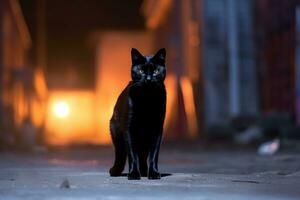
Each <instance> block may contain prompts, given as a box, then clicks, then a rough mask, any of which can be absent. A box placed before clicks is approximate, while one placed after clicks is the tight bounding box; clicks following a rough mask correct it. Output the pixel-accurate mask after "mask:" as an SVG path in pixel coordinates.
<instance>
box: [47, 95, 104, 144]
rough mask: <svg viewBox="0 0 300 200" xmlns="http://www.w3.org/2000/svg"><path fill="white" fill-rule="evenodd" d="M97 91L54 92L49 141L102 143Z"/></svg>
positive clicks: (51, 102)
mask: <svg viewBox="0 0 300 200" xmlns="http://www.w3.org/2000/svg"><path fill="white" fill-rule="evenodd" d="M95 107H96V105H95V94H94V92H93V91H51V92H49V101H48V108H47V117H46V142H47V143H48V144H51V145H67V144H74V143H75V144H76V143H81V144H85V143H91V144H99V143H100V138H99V134H98V133H97V132H96V112H95Z"/></svg>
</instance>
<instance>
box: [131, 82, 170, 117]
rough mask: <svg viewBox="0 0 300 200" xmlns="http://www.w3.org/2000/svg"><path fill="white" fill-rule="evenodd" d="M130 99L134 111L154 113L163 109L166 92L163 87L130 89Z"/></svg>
mask: <svg viewBox="0 0 300 200" xmlns="http://www.w3.org/2000/svg"><path fill="white" fill-rule="evenodd" d="M130 97H131V106H132V108H133V109H134V110H135V111H139V112H156V111H160V110H161V109H164V107H165V102H166V91H165V88H164V87H138V88H133V89H132V91H131V94H130Z"/></svg>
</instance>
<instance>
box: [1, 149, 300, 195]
mask: <svg viewBox="0 0 300 200" xmlns="http://www.w3.org/2000/svg"><path fill="white" fill-rule="evenodd" d="M112 162H113V151H112V147H76V148H58V149H50V150H48V151H46V152H41V151H39V152H20V151H17V152H11V151H3V152H0V199H1V200H2V199H3V200H15V199H24V200H27V199H28V200H29V199H30V200H35V199H36V200H41V199H49V200H50V199H51V200H52V199H53V200H56V199H58V200H59V199H62V200H71V199H75V200H77V199H78V200H79V199H80V200H84V199H92V200H94V199H95V200H96V199H110V200H118V199H125V200H126V199H142V200H143V199H149V200H150V199H151V200H152V199H199V200H213V199H218V200H219V199H220V200H227V199H228V200H235V199H236V200H243V199H251V200H252V199H255V200H259V199H262V200H271V199H272V200H273V199H274V200H275V199H276V200H277V199H278V200H281V199H291V200H292V199H295V200H299V199H300V154H299V152H298V151H295V150H292V151H290V150H288V151H280V152H278V153H277V154H275V155H273V156H259V155H257V153H256V151H255V149H243V148H241V147H239V148H226V147H224V148H217V149H216V148H203V147H201V145H200V144H193V145H176V144H173V145H166V146H164V147H163V148H162V150H161V156H160V171H161V172H162V173H163V177H162V178H161V179H160V180H148V179H147V178H142V179H141V180H130V181H129V180H127V177H126V176H125V175H124V176H122V177H109V174H108V173H107V171H108V169H109V167H110V166H111V164H112ZM126 170H127V169H125V172H126Z"/></svg>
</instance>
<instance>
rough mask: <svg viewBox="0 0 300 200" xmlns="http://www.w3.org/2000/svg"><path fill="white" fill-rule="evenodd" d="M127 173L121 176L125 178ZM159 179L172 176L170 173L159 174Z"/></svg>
mask: <svg viewBox="0 0 300 200" xmlns="http://www.w3.org/2000/svg"><path fill="white" fill-rule="evenodd" d="M127 175H128V173H122V174H121V176H126V177H127ZM160 176H161V177H166V176H172V174H170V173H161V174H160Z"/></svg>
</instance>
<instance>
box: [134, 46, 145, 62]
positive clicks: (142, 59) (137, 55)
mask: <svg viewBox="0 0 300 200" xmlns="http://www.w3.org/2000/svg"><path fill="white" fill-rule="evenodd" d="M131 61H132V66H134V65H138V64H143V63H145V57H144V56H143V55H142V54H141V53H140V52H139V51H138V50H137V49H135V48H132V49H131Z"/></svg>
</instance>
